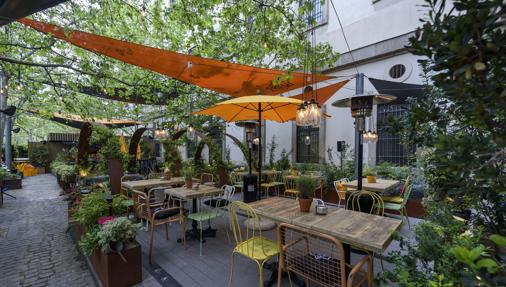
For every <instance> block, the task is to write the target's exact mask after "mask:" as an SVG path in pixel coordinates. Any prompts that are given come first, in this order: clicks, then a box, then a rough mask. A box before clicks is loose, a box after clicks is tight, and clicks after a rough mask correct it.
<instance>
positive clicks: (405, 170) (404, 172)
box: [374, 161, 411, 180]
mask: <svg viewBox="0 0 506 287" xmlns="http://www.w3.org/2000/svg"><path fill="white" fill-rule="evenodd" d="M374 171H375V173H376V175H377V176H378V177H381V178H386V179H396V180H404V179H406V178H407V177H408V175H410V172H411V171H410V168H409V166H398V165H394V164H392V163H389V162H386V161H385V162H382V163H380V164H378V165H376V166H375V167H374Z"/></svg>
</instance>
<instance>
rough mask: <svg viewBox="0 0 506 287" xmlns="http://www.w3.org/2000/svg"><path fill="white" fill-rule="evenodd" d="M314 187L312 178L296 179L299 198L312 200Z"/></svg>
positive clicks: (314, 181)
mask: <svg viewBox="0 0 506 287" xmlns="http://www.w3.org/2000/svg"><path fill="white" fill-rule="evenodd" d="M316 185H317V183H316V179H315V178H313V177H310V176H304V175H302V176H299V177H298V178H297V189H298V190H299V192H300V193H299V196H300V197H301V198H313V196H314V191H315V189H316Z"/></svg>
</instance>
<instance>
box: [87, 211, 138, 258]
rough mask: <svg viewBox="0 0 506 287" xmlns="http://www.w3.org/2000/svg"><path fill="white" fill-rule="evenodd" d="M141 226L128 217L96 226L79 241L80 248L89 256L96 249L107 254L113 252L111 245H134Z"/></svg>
mask: <svg viewBox="0 0 506 287" xmlns="http://www.w3.org/2000/svg"><path fill="white" fill-rule="evenodd" d="M140 226H141V225H140V224H139V223H133V222H132V221H131V220H129V219H128V218H127V217H118V218H115V219H113V220H111V221H108V222H106V223H105V224H103V225H101V226H95V227H94V228H93V229H92V230H90V231H89V232H87V233H86V234H85V235H84V236H83V238H82V239H81V240H80V241H79V246H80V247H81V250H82V251H83V252H84V253H85V254H87V255H90V254H91V253H92V252H93V250H96V249H100V250H101V251H102V252H104V253H107V252H109V251H110V250H111V247H110V244H111V243H116V242H121V243H123V244H124V245H128V244H130V243H132V242H133V241H134V240H135V236H136V235H137V231H138V230H139V228H140Z"/></svg>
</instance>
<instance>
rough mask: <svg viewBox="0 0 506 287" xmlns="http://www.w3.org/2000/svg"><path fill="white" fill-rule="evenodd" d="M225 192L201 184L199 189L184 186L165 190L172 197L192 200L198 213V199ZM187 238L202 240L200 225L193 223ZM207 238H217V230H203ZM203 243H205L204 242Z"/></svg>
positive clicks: (193, 208) (194, 209)
mask: <svg viewBox="0 0 506 287" xmlns="http://www.w3.org/2000/svg"><path fill="white" fill-rule="evenodd" d="M222 192H223V190H222V189H221V188H218V187H215V186H210V185H205V184H201V185H200V186H199V189H197V190H194V189H189V188H186V187H184V186H181V187H175V188H167V189H166V190H165V194H166V195H170V196H173V197H177V198H180V199H184V200H190V199H191V200H192V212H193V213H195V212H197V199H198V198H202V197H204V196H215V195H219V194H221V193H222ZM186 237H187V238H188V237H190V238H194V239H198V240H200V230H199V229H198V223H197V222H196V221H195V220H194V221H192V229H191V230H187V231H186ZM205 237H216V229H212V228H211V227H209V228H207V229H205V230H202V238H205ZM202 242H205V241H204V240H203V241H202Z"/></svg>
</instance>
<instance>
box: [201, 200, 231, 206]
mask: <svg viewBox="0 0 506 287" xmlns="http://www.w3.org/2000/svg"><path fill="white" fill-rule="evenodd" d="M204 204H205V205H207V206H211V207H226V206H228V205H229V204H230V200H227V199H224V198H212V199H208V200H204Z"/></svg>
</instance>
